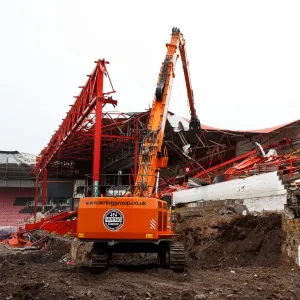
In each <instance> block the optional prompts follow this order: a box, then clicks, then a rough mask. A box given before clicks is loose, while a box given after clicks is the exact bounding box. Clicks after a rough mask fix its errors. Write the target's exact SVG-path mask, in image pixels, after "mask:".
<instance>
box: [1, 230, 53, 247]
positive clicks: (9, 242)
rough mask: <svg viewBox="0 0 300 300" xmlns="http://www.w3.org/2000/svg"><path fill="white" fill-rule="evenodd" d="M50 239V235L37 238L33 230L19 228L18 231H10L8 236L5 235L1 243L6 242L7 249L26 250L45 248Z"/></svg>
mask: <svg viewBox="0 0 300 300" xmlns="http://www.w3.org/2000/svg"><path fill="white" fill-rule="evenodd" d="M48 240H49V236H44V237H42V238H40V239H36V238H35V237H34V236H33V234H32V233H31V232H29V231H26V230H19V231H17V232H13V233H10V234H9V235H8V236H6V237H4V236H3V238H2V241H1V243H4V244H5V247H6V248H7V249H14V250H22V251H24V250H39V249H41V248H45V247H46V244H47V242H48Z"/></svg>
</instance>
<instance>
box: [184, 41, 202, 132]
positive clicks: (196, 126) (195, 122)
mask: <svg viewBox="0 0 300 300" xmlns="http://www.w3.org/2000/svg"><path fill="white" fill-rule="evenodd" d="M179 52H180V57H181V62H182V68H183V73H184V80H185V85H186V91H187V96H188V101H189V107H190V115H191V120H190V124H189V125H190V130H194V131H199V130H200V127H201V124H200V120H199V118H198V116H197V112H196V108H195V102H194V92H193V89H192V82H191V77H190V70H189V61H188V59H187V53H186V47H185V40H184V39H183V38H182V39H181V43H180V45H179Z"/></svg>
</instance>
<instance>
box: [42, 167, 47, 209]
mask: <svg viewBox="0 0 300 300" xmlns="http://www.w3.org/2000/svg"><path fill="white" fill-rule="evenodd" d="M46 195H47V169H46V168H45V169H44V178H43V189H42V213H43V214H44V213H45V204H46Z"/></svg>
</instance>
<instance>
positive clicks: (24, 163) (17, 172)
mask: <svg viewBox="0 0 300 300" xmlns="http://www.w3.org/2000/svg"><path fill="white" fill-rule="evenodd" d="M35 163H36V156H35V155H32V154H28V153H23V152H19V151H0V181H6V180H29V179H30V180H32V179H33V177H32V175H30V172H31V171H32V168H33V166H34V164H35Z"/></svg>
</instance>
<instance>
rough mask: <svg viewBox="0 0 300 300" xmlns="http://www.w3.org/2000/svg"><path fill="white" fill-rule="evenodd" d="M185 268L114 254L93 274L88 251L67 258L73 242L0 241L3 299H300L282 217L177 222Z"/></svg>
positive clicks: (150, 258)
mask: <svg viewBox="0 0 300 300" xmlns="http://www.w3.org/2000/svg"><path fill="white" fill-rule="evenodd" d="M177 225H178V232H179V237H178V238H179V239H180V240H181V241H183V242H184V243H185V246H186V250H187V251H186V259H187V262H186V270H185V272H184V273H180V274H179V273H173V272H172V271H170V270H167V269H162V268H160V267H159V266H158V264H157V261H156V257H154V256H153V255H150V254H149V255H146V254H141V255H136V254H135V255H116V256H114V258H113V261H112V266H111V267H110V269H109V270H107V271H106V272H105V273H103V274H96V275H95V274H90V272H89V268H88V264H89V254H88V250H87V248H88V247H85V245H83V246H82V245H81V246H80V247H81V248H80V247H79V248H80V249H79V248H78V249H77V257H79V260H80V263H73V264H68V263H67V262H68V261H70V252H71V246H70V245H71V243H73V242H72V239H71V238H69V239H68V238H61V237H51V239H50V241H49V244H48V248H47V250H39V251H33V250H32V251H27V252H25V251H22V252H19V251H16V250H8V249H6V248H5V247H4V244H0V296H1V297H0V299H7V300H9V299H23V300H25V299H26V300H29V299H36V300H37V299H40V300H43V299H127V300H129V299H148V300H150V299H165V300H167V299H170V300H171V299H299V295H300V283H299V275H300V271H299V269H298V267H297V266H295V265H293V264H292V263H291V262H289V261H288V260H287V259H286V258H284V257H283V256H282V252H281V247H282V243H283V240H284V234H283V232H282V229H281V228H282V226H281V216H279V215H269V216H262V217H254V216H246V217H242V216H238V215H234V214H233V215H223V216H207V217H194V218H189V219H186V220H184V221H183V222H181V223H178V224H177Z"/></svg>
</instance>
